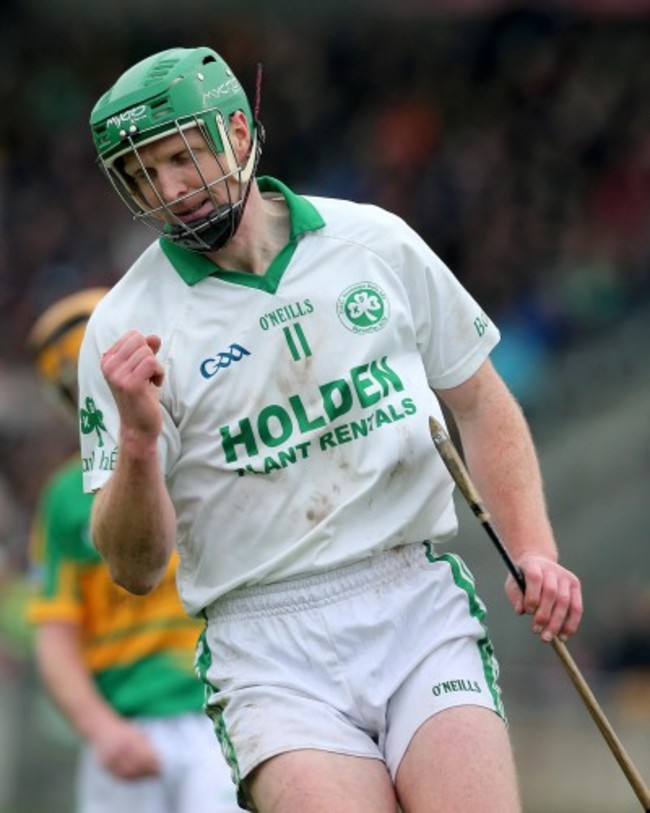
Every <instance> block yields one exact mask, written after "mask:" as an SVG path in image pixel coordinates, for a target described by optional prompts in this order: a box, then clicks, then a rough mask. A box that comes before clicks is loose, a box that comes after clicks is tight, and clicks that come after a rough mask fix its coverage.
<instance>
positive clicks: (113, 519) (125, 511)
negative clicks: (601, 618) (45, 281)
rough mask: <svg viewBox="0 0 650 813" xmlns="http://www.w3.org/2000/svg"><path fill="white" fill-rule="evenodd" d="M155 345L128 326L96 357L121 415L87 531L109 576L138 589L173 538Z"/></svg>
mask: <svg viewBox="0 0 650 813" xmlns="http://www.w3.org/2000/svg"><path fill="white" fill-rule="evenodd" d="M159 348H160V339H159V338H158V337H157V336H143V335H142V334H141V333H138V332H137V331H129V332H128V333H126V334H124V336H122V337H121V338H120V339H119V340H118V341H117V342H116V343H115V344H114V345H113V346H112V347H111V348H109V349H108V350H107V351H106V352H105V353H104V354H103V356H102V362H101V366H102V372H103V374H104V377H105V378H106V381H107V382H108V385H109V386H110V388H111V392H112V393H113V396H114V397H115V401H116V403H117V406H118V410H119V414H120V446H119V453H118V456H117V463H116V466H115V471H114V472H113V474H112V476H111V479H110V480H109V481H108V483H107V484H106V485H105V486H104V488H103V489H102V490H101V491H100V493H99V494H98V495H97V497H96V499H95V501H94V503H93V513H92V534H93V539H94V541H95V544H96V546H97V549H98V550H99V551H100V553H101V554H102V556H103V557H104V558H105V559H106V561H107V563H108V565H109V567H110V570H111V575H112V577H113V579H114V580H115V581H116V582H117V583H118V584H120V585H121V586H122V587H124V588H125V589H126V590H129V591H130V592H132V593H137V594H146V593H149V592H151V590H153V589H154V587H156V585H157V584H158V582H159V581H160V579H161V578H162V576H163V575H164V572H165V568H166V567H167V564H168V562H169V558H170V556H171V553H172V550H173V548H174V541H175V536H176V515H175V512H174V508H173V506H172V503H171V500H170V498H169V493H168V491H167V487H166V485H165V482H164V477H163V472H162V468H161V466H160V461H159V457H158V449H157V441H158V436H159V434H160V432H161V429H162V414H161V411H160V402H159V391H160V386H161V385H162V381H163V368H162V365H161V364H160V361H159V360H158V359H157V358H156V353H157V351H158V349H159Z"/></svg>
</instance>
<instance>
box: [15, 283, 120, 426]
mask: <svg viewBox="0 0 650 813" xmlns="http://www.w3.org/2000/svg"><path fill="white" fill-rule="evenodd" d="M107 291H108V288H88V289H86V290H83V291H79V292H77V293H75V294H71V295H69V296H66V297H64V298H63V299H60V300H59V301H58V302H55V303H54V305H51V306H50V307H49V308H48V309H47V310H46V311H44V313H42V314H41V316H39V318H38V319H37V320H36V322H35V323H34V326H33V327H32V329H31V331H30V333H29V336H28V339H27V346H28V349H29V352H30V354H31V356H32V358H33V360H34V364H35V366H36V370H37V372H38V373H39V375H40V376H41V378H42V379H43V380H44V381H45V382H46V383H47V384H48V385H49V386H50V387H51V389H52V390H54V392H55V393H56V395H57V397H58V400H59V402H60V403H62V404H63V406H64V407H65V408H66V410H67V412H68V413H70V412H71V413H72V415H73V416H75V417H76V414H77V400H78V396H77V360H78V357H79V349H80V348H81V341H82V339H83V335H84V332H85V330H86V324H87V323H88V319H89V318H90V314H91V313H92V312H93V310H94V308H95V305H96V304H97V303H98V302H99V300H100V299H101V298H102V297H103V296H104V294H106V292H107Z"/></svg>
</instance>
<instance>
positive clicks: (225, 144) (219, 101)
mask: <svg viewBox="0 0 650 813" xmlns="http://www.w3.org/2000/svg"><path fill="white" fill-rule="evenodd" d="M237 111H242V112H243V113H244V115H245V116H246V119H247V121H248V124H249V127H250V130H251V134H252V147H251V150H250V153H249V156H248V158H247V160H246V162H245V164H244V165H243V166H240V165H239V162H238V161H237V159H236V157H235V154H234V151H233V149H232V146H231V143H230V138H229V134H228V132H229V120H230V117H231V116H232V114H233V113H235V112H237ZM90 127H91V131H92V136H93V141H94V144H95V148H96V150H97V154H98V161H99V164H100V166H101V167H102V169H103V170H104V171H105V172H106V174H107V175H108V177H109V179H110V180H111V183H112V184H113V186H114V187H115V189H116V190H117V192H118V193H119V195H120V197H121V198H122V199H123V201H124V202H125V203H126V204H127V206H128V207H129V208H130V209H131V211H132V212H133V214H134V215H135V217H136V218H137V219H139V220H142V221H143V222H144V223H145V224H146V225H148V226H150V227H152V228H154V230H156V231H157V232H159V233H161V234H163V235H164V236H165V237H167V238H168V239H170V240H172V241H173V242H176V243H178V244H180V245H182V246H184V247H185V248H188V249H191V250H193V251H202V252H207V251H217V250H218V249H219V248H221V247H223V245H225V243H226V242H227V241H228V240H229V239H230V237H231V236H232V235H233V234H234V232H235V230H236V229H237V226H238V225H239V221H240V219H241V216H242V214H243V209H244V205H245V202H246V198H247V194H248V187H249V184H250V182H251V180H252V177H253V175H254V173H255V170H256V167H257V162H258V160H259V154H260V151H261V141H262V139H263V136H262V130H261V127H260V126H259V124H258V122H256V121H255V120H254V117H253V113H252V111H251V107H250V104H249V101H248V98H247V96H246V93H245V92H244V90H243V88H242V86H241V85H240V83H239V81H238V80H237V78H236V76H235V75H234V74H233V72H232V70H231V69H230V67H229V66H228V65H227V64H226V62H225V61H224V60H223V59H222V58H221V57H220V56H219V54H217V53H216V52H215V51H213V50H211V49H210V48H205V47H200V48H171V49H168V50H166V51H162V52H161V53H158V54H154V55H153V56H150V57H148V58H147V59H144V60H142V61H141V62H139V63H137V64H136V65H134V66H133V67H132V68H130V69H129V70H127V71H126V73H124V74H123V75H122V76H121V77H120V78H119V79H118V80H117V82H116V83H115V84H114V85H113V87H112V88H110V90H108V91H107V92H106V93H105V94H104V95H103V96H102V97H101V98H100V99H99V101H98V102H97V104H96V105H95V107H94V108H93V110H92V113H91V116H90ZM192 127H196V128H198V129H199V130H200V132H201V133H202V135H203V137H204V138H205V141H206V143H207V144H208V146H209V148H210V150H211V151H212V153H213V154H214V157H215V158H216V160H217V161H218V163H219V166H220V167H221V169H222V173H223V177H222V178H220V180H219V181H218V182H222V181H224V180H226V179H228V178H233V177H234V178H235V179H236V180H238V181H239V194H238V195H236V196H232V195H230V194H229V196H228V203H226V204H224V203H223V202H222V203H218V202H217V201H216V199H215V198H214V197H213V195H212V187H213V186H214V183H215V182H213V183H212V184H207V183H206V184H205V186H204V187H203V190H202V191H207V192H208V194H209V195H210V197H211V198H212V201H213V204H214V210H213V212H212V213H211V214H210V215H208V216H207V217H203V218H201V219H200V220H197V221H194V222H192V223H191V224H188V223H184V222H182V221H181V220H180V219H179V218H177V217H176V216H175V215H174V213H173V211H172V209H171V207H172V206H173V204H166V203H165V202H164V201H163V200H162V198H161V197H160V195H159V193H158V192H157V190H156V188H155V186H154V184H153V182H152V181H151V179H150V178H149V176H148V173H147V171H146V169H145V167H144V165H143V164H142V161H141V159H140V157H139V148H141V147H143V146H145V145H146V144H150V143H151V142H152V141H155V140H157V139H159V138H163V137H166V136H169V135H173V134H180V135H181V136H182V137H183V140H184V141H185V144H186V147H187V149H188V151H189V153H190V155H191V157H192V159H193V160H194V163H195V166H196V168H197V172H198V174H199V175H201V172H200V170H199V169H198V165H197V164H196V159H195V158H194V155H193V153H192V150H191V148H190V147H189V145H188V144H187V140H186V137H185V133H186V131H187V130H188V128H192ZM129 153H132V154H133V155H134V156H135V157H136V158H137V160H138V161H139V162H140V166H141V170H142V174H143V175H144V176H145V177H146V178H147V180H148V182H149V184H150V185H151V188H152V190H153V191H154V195H155V197H156V198H157V200H158V203H159V206H157V207H156V208H154V209H152V208H148V207H146V206H145V205H144V204H143V201H142V196H141V195H140V196H138V195H137V194H136V190H135V189H134V187H133V183H132V181H131V180H130V179H128V178H127V177H126V176H125V175H124V173H123V171H122V166H123V159H124V157H125V156H126V155H127V154H129Z"/></svg>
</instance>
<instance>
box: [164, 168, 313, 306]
mask: <svg viewBox="0 0 650 813" xmlns="http://www.w3.org/2000/svg"><path fill="white" fill-rule="evenodd" d="M257 185H258V187H259V190H260V192H279V193H280V194H281V195H282V196H283V197H284V199H285V200H286V202H287V207H288V209H289V219H290V222H291V227H290V235H289V242H288V243H287V245H286V246H285V247H284V248H283V249H282V250H281V251H280V253H279V254H278V256H277V257H275V259H274V260H273V261H272V263H271V265H270V266H269V267H268V269H267V271H266V273H265V274H264V276H263V277H260V276H257V275H256V274H247V273H246V272H244V271H228V270H227V269H224V268H220V267H219V266H218V265H215V263H213V262H212V260H209V259H208V258H207V257H204V256H203V255H202V254H198V253H197V252H194V251H188V250H187V249H185V248H181V247H180V246H177V245H175V244H174V243H172V242H171V241H170V240H168V239H167V238H166V237H161V238H160V240H159V243H160V247H161V248H162V250H163V253H164V254H165V256H166V257H167V259H168V260H169V262H170V263H171V264H172V266H173V267H174V269H175V271H176V272H177V273H178V275H179V276H180V277H181V279H182V280H183V281H184V282H186V283H187V284H188V285H196V283H197V282H200V281H201V280H203V279H205V278H206V277H212V276H214V277H220V278H222V279H224V280H227V281H229V282H235V283H239V284H241V285H248V286H249V287H251V288H264V289H266V290H271V291H275V289H276V288H277V285H278V283H279V282H280V279H281V277H282V274H283V273H284V271H285V270H286V268H287V266H288V265H289V262H290V261H291V257H292V256H293V253H294V251H295V249H296V246H297V244H298V239H299V238H300V237H302V235H304V234H306V233H308V232H311V231H316V230H317V229H322V228H323V226H324V225H325V221H324V220H323V218H322V217H321V214H320V212H319V211H318V209H316V207H315V206H314V205H313V204H311V203H310V202H309V201H308V200H306V199H305V198H303V197H302V196H300V195H296V194H295V193H294V192H292V191H291V190H290V189H289V188H288V187H287V186H285V185H284V184H283V183H282V182H281V181H278V180H276V179H275V178H270V177H268V176H261V177H259V178H257Z"/></svg>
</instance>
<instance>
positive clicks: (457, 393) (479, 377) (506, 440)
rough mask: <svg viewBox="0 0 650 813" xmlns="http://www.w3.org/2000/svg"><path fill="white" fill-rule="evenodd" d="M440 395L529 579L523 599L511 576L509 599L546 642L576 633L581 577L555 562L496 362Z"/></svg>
mask: <svg viewBox="0 0 650 813" xmlns="http://www.w3.org/2000/svg"><path fill="white" fill-rule="evenodd" d="M437 394H438V395H439V396H440V398H441V399H442V400H443V401H444V402H445V404H446V405H447V406H448V407H449V409H450V410H451V412H452V414H453V416H454V419H455V421H456V424H457V427H458V431H459V434H460V437H461V441H462V445H463V450H464V454H465V458H466V461H467V466H468V469H469V471H470V472H471V474H472V477H473V478H474V479H475V481H476V483H477V486H478V489H479V491H480V492H481V493H482V494H483V496H484V498H485V503H486V506H487V508H488V510H489V511H490V514H491V515H492V518H493V520H494V523H495V526H496V527H497V528H498V530H499V533H500V535H501V536H502V538H503V541H504V544H505V545H506V547H507V548H508V550H509V551H510V553H511V554H512V556H513V558H514V560H515V561H516V562H517V564H518V566H519V567H520V568H521V570H522V572H523V574H524V577H525V579H526V595H525V596H524V597H522V596H521V591H520V590H519V588H518V587H517V585H516V583H515V581H514V579H512V577H511V576H509V577H508V580H507V582H506V593H507V595H508V598H509V600H510V602H511V603H512V605H513V606H514V608H515V610H516V611H517V612H518V613H520V614H522V613H528V614H529V615H531V616H532V619H533V632H535V633H537V634H539V635H541V637H542V638H543V640H545V641H550V640H551V638H552V637H553V636H554V635H560V636H563V637H565V636H570V635H572V634H573V633H575V632H576V630H577V628H578V625H579V623H580V618H581V616H582V595H581V588H580V582H579V580H578V578H577V577H576V576H575V575H574V574H573V573H571V572H570V571H568V570H567V569H566V568H564V567H563V566H562V565H560V564H559V563H558V561H557V559H558V554H557V546H556V544H555V540H554V537H553V532H552V530H551V525H550V522H549V518H548V513H547V510H546V503H545V499H544V493H543V485H542V478H541V474H540V470H539V463H538V460H537V455H536V453H535V449H534V445H533V442H532V439H531V436H530V432H529V429H528V425H527V423H526V420H525V417H524V415H523V413H522V411H521V409H520V407H519V405H518V404H517V402H516V401H515V399H514V398H513V396H512V395H511V394H510V392H509V391H508V389H507V388H506V386H505V384H504V383H503V381H502V380H501V378H500V377H499V376H498V374H497V373H496V371H495V370H494V368H493V366H492V364H491V362H490V361H486V362H485V363H484V364H483V365H482V366H481V367H480V369H479V370H478V371H477V372H476V373H475V374H474V375H473V376H472V377H471V378H470V379H469V380H468V381H466V382H464V383H463V384H461V385H460V386H458V387H453V388H451V389H447V390H440V391H438V392H437Z"/></svg>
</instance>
